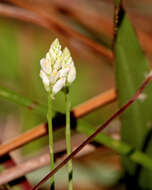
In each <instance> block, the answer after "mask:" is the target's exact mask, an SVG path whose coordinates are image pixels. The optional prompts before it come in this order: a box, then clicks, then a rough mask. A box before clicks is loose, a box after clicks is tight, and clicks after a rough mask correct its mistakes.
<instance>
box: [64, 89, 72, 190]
mask: <svg viewBox="0 0 152 190" xmlns="http://www.w3.org/2000/svg"><path fill="white" fill-rule="evenodd" d="M65 99H66V132H65V133H66V146H67V155H70V154H71V130H70V97H69V89H68V88H67V90H66V92H65ZM68 185H69V190H72V189H73V169H72V160H70V161H69V162H68Z"/></svg>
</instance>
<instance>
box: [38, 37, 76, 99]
mask: <svg viewBox="0 0 152 190" xmlns="http://www.w3.org/2000/svg"><path fill="white" fill-rule="evenodd" d="M40 65H41V71H40V77H41V79H42V82H43V85H44V87H45V90H46V91H48V92H49V91H50V92H51V93H52V94H51V96H52V97H54V96H55V94H57V93H58V92H59V91H60V90H61V89H62V88H64V87H65V86H69V85H71V83H72V82H73V81H74V80H75V78H76V69H75V66H74V62H73V60H72V57H71V54H70V51H69V49H68V48H64V50H63V52H62V50H61V45H60V42H59V40H58V39H56V40H54V41H53V43H52V44H51V46H50V49H49V52H48V53H47V54H46V57H45V58H42V59H41V60H40Z"/></svg>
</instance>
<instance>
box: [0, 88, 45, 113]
mask: <svg viewBox="0 0 152 190" xmlns="http://www.w3.org/2000/svg"><path fill="white" fill-rule="evenodd" d="M0 97H2V98H5V99H7V100H9V101H11V102H14V103H16V104H18V105H21V106H25V107H26V108H27V109H30V110H33V111H34V112H37V113H41V114H45V115H46V112H47V106H44V105H42V104H39V103H38V102H36V101H32V100H30V99H28V98H25V97H23V96H21V95H18V94H16V93H14V92H11V91H10V90H8V89H6V88H3V87H2V86H0Z"/></svg>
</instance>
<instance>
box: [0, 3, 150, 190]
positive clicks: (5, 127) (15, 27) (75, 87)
mask: <svg viewBox="0 0 152 190" xmlns="http://www.w3.org/2000/svg"><path fill="white" fill-rule="evenodd" d="M29 2H31V3H32V4H33V5H36V6H38V7H39V8H41V9H44V10H45V11H46V12H47V13H49V14H50V15H52V16H54V17H55V18H56V19H58V20H60V22H61V23H62V22H63V23H64V24H66V25H68V26H70V27H72V28H73V29H75V30H77V31H80V32H81V33H82V34H83V35H85V36H88V37H89V38H91V39H93V40H95V41H96V42H98V43H99V44H102V45H104V46H105V47H107V48H109V49H112V21H113V1H111V0H109V1H105V0H102V1H99V0H95V1H91V0H84V1H81V0H71V1H67V0H64V1H63V0H53V1H51V2H50V1H45V2H43V1H41V0H39V1H29ZM1 3H6V2H5V1H2V2H1ZM146 3H147V4H146ZM124 7H125V8H126V10H127V13H128V15H129V18H130V19H131V21H132V23H133V26H134V27H135V29H136V31H137V34H138V38H139V39H140V44H141V46H142V49H143V50H144V52H145V54H146V56H147V57H148V60H150V61H151V52H152V48H151V47H152V46H150V45H149V42H150V40H151V36H150V35H151V32H152V28H151V26H150V21H151V18H152V17H151V16H152V15H151V12H150V10H151V9H150V7H151V8H152V3H151V2H150V1H148V0H145V1H144V0H143V1H142V0H140V1H138V3H137V1H135V0H134V1H125V2H124ZM135 15H137V16H135ZM56 36H58V37H61V36H60V35H59V34H56V33H55V32H53V31H52V32H50V31H48V30H46V29H44V28H42V27H39V26H36V25H34V24H32V23H26V22H24V21H19V20H18V19H11V18H5V17H4V16H1V17H0V66H1V67H0V85H1V86H4V87H6V88H8V89H10V90H12V91H14V92H16V93H18V94H20V95H23V96H25V97H28V98H30V99H33V100H35V101H39V102H40V103H42V104H44V105H47V94H46V92H45V90H44V88H43V85H42V82H41V80H40V77H39V72H40V63H39V62H40V59H41V58H42V57H43V56H44V54H45V53H46V51H47V50H48V48H49V46H50V43H51V42H52V40H53V39H54V38H56ZM128 40H129V38H128ZM61 42H62V43H63V45H67V46H69V48H70V50H71V52H72V56H73V59H74V61H75V65H76V68H77V79H76V81H75V82H74V83H73V84H72V87H71V91H70V96H71V100H72V108H73V107H75V106H76V105H78V104H80V103H82V102H84V101H85V100H88V99H89V98H91V97H93V96H95V95H97V94H99V93H100V92H104V91H105V90H107V89H110V88H111V87H113V86H114V85H115V77H114V66H113V63H112V61H109V60H108V59H107V58H105V57H104V56H103V55H100V54H99V53H97V52H95V51H92V50H91V49H90V48H88V47H86V46H84V45H82V44H81V43H80V42H79V41H78V40H76V39H73V41H70V42H69V41H68V40H67V39H66V37H64V36H62V37H61ZM130 45H131V44H130ZM137 70H138V65H137ZM122 75H123V74H122ZM0 105H1V106H0V125H1V126H0V132H1V134H3V135H2V136H0V140H1V141H3V142H5V141H7V140H9V139H11V138H13V137H15V136H17V135H18V134H20V133H22V132H25V131H27V130H29V129H31V128H33V127H35V126H36V125H38V124H40V123H42V122H45V121H46V116H45V115H40V114H36V113H34V112H32V111H29V110H27V109H26V108H23V107H21V106H18V105H15V104H13V103H10V102H8V101H6V100H3V99H0ZM64 105H65V100H64V96H63V94H62V93H59V94H58V95H57V97H56V99H55V101H54V108H55V110H57V111H59V112H62V113H64V112H65V110H64ZM116 108H117V103H112V104H110V105H107V106H104V107H103V108H100V109H98V110H96V111H94V112H92V113H90V114H88V115H87V116H85V117H84V118H83V120H85V121H86V122H88V123H89V125H90V126H92V128H96V127H97V126H98V125H100V124H102V123H103V122H104V121H105V120H106V119H107V118H108V117H109V115H110V114H111V113H112V112H114V110H116ZM84 127H85V126H84ZM119 127H120V123H119V122H117V121H114V122H113V123H112V124H111V126H109V128H110V129H106V130H107V133H108V132H109V131H110V130H114V131H115V130H116V131H119ZM117 133H118V132H117ZM73 134H74V132H73ZM118 136H119V134H118ZM64 137H65V136H64V130H63V129H61V130H59V131H58V132H56V133H55V140H56V141H58V140H59V139H64ZM77 141H78V144H79V139H78V140H77ZM47 151H48V137H42V138H41V139H38V140H36V141H34V142H32V143H30V144H28V145H25V146H24V147H23V148H22V149H19V150H17V151H15V152H14V153H15V154H14V158H15V159H16V160H17V161H21V160H26V159H27V158H31V157H32V156H34V155H39V154H41V153H44V152H47ZM104 153H105V154H103V153H102V150H100V148H99V149H97V151H95V152H94V154H93V155H91V154H90V155H89V154H88V155H86V156H84V157H81V158H79V159H78V160H76V161H75V162H74V182H75V184H78V183H80V187H77V185H76V188H78V189H80V188H82V189H95V188H96V189H102V188H103V187H110V186H111V185H113V186H116V187H115V189H119V187H117V181H118V179H119V177H120V173H121V172H120V171H121V170H120V165H121V164H120V161H119V157H118V156H117V155H116V153H115V152H113V151H107V152H104ZM105 159H107V160H108V162H105ZM47 172H48V168H43V169H40V170H37V171H34V172H33V173H31V174H28V175H27V176H28V179H29V181H30V182H31V183H33V184H36V183H37V182H38V181H39V180H40V179H41V178H42V177H44V175H45V174H47ZM63 176H64V177H63ZM65 177H66V176H65V168H64V169H63V170H61V172H59V174H57V177H56V178H57V181H58V182H57V183H58V184H59V185H58V188H59V189H61V188H63V186H65V182H66V179H65ZM66 178H67V177H66ZM81 186H82V187H81ZM45 188H47V185H46V186H45V187H44V189H45Z"/></svg>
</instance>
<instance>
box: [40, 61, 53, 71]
mask: <svg viewBox="0 0 152 190" xmlns="http://www.w3.org/2000/svg"><path fill="white" fill-rule="evenodd" d="M40 65H41V68H42V70H43V71H44V72H45V73H47V74H50V73H51V72H52V68H51V64H50V62H49V61H48V60H47V59H44V58H42V59H41V60H40Z"/></svg>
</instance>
